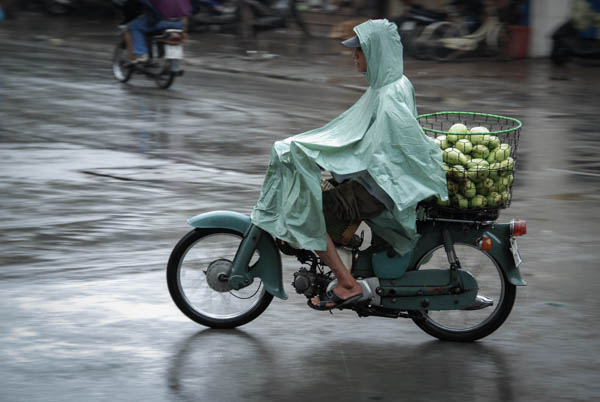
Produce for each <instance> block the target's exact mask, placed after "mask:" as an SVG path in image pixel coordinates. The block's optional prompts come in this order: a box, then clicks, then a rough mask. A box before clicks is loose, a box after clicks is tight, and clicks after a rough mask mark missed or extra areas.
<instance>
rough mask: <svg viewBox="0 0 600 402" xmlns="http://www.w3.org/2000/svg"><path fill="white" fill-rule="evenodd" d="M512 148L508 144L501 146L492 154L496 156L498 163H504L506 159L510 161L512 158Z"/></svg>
mask: <svg viewBox="0 0 600 402" xmlns="http://www.w3.org/2000/svg"><path fill="white" fill-rule="evenodd" d="M510 151H511V147H510V145H508V144H500V145H499V146H498V148H496V149H494V151H492V153H493V154H494V158H495V159H496V162H502V161H503V160H505V159H508V157H509V156H510Z"/></svg>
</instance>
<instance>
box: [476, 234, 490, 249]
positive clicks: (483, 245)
mask: <svg viewBox="0 0 600 402" xmlns="http://www.w3.org/2000/svg"><path fill="white" fill-rule="evenodd" d="M479 248H480V249H482V250H483V251H490V250H491V249H492V239H490V238H489V237H485V236H483V237H482V238H481V240H479Z"/></svg>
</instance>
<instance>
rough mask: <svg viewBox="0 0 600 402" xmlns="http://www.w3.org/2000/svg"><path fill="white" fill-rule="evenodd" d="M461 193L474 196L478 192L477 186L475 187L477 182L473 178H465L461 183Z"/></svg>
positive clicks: (467, 196) (470, 196)
mask: <svg viewBox="0 0 600 402" xmlns="http://www.w3.org/2000/svg"><path fill="white" fill-rule="evenodd" d="M460 193H461V194H462V195H464V196H465V198H473V197H475V195H476V194H477V188H476V187H475V183H473V182H472V181H471V180H465V181H464V182H462V183H461V185H460Z"/></svg>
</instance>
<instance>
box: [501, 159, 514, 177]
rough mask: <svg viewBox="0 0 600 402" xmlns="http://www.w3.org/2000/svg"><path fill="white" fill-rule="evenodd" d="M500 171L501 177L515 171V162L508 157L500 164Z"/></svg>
mask: <svg viewBox="0 0 600 402" xmlns="http://www.w3.org/2000/svg"><path fill="white" fill-rule="evenodd" d="M500 169H502V175H508V174H511V173H512V172H514V171H515V160H514V159H513V158H511V157H510V156H509V157H508V158H507V159H505V160H503V161H502V162H500Z"/></svg>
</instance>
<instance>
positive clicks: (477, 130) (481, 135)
mask: <svg viewBox="0 0 600 402" xmlns="http://www.w3.org/2000/svg"><path fill="white" fill-rule="evenodd" d="M489 132H490V130H488V129H487V128H485V127H481V126H480V127H473V128H472V129H470V130H469V134H471V135H469V137H468V138H469V139H470V140H471V142H472V143H473V145H478V144H482V145H487V144H488V143H489V142H490V136H489V135H488V134H487V133H489Z"/></svg>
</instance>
